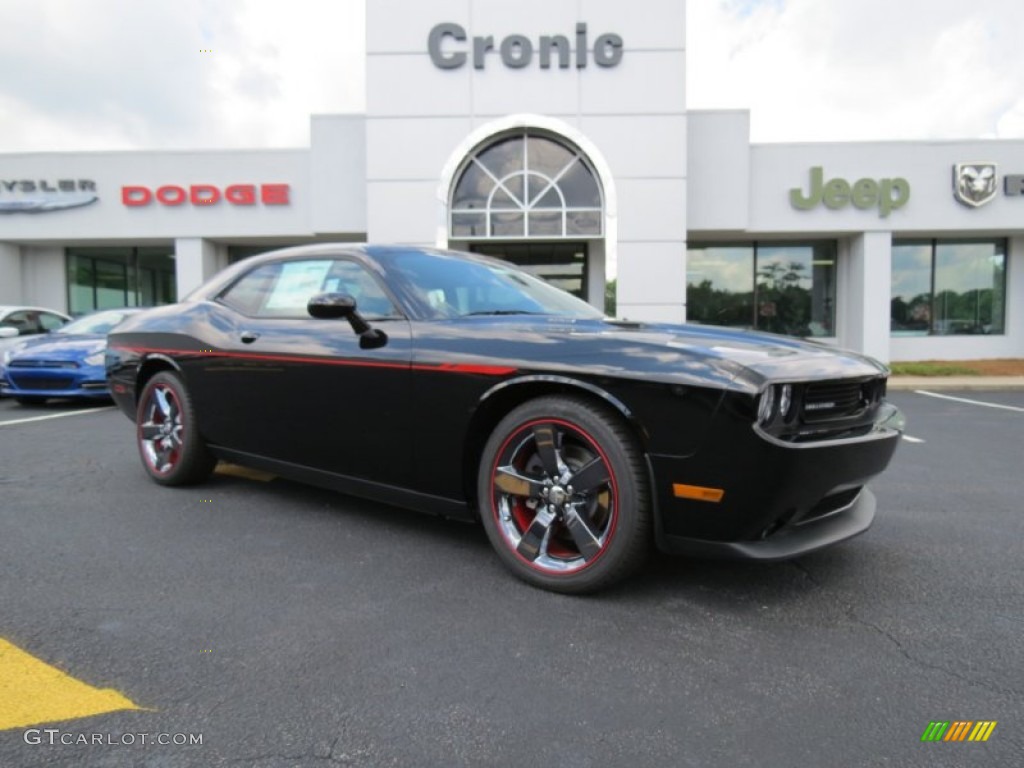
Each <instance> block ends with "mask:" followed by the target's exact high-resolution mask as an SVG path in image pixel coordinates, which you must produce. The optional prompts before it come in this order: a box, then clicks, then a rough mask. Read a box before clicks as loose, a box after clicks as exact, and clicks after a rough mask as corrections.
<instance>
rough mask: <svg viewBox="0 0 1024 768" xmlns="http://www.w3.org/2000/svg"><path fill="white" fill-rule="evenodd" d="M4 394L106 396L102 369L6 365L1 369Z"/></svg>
mask: <svg viewBox="0 0 1024 768" xmlns="http://www.w3.org/2000/svg"><path fill="white" fill-rule="evenodd" d="M0 394H2V395H4V396H5V397H76V398H95V399H109V397H110V390H109V389H108V387H107V382H106V379H105V378H104V376H103V371H102V369H89V368H79V369H66V368H55V369H52V370H51V369H48V368H24V369H18V368H5V369H3V370H2V371H0Z"/></svg>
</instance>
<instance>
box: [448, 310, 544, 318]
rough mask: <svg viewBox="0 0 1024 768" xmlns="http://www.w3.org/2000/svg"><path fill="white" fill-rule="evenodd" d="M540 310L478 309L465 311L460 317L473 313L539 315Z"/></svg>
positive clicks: (469, 315)
mask: <svg viewBox="0 0 1024 768" xmlns="http://www.w3.org/2000/svg"><path fill="white" fill-rule="evenodd" d="M539 314H542V313H541V312H530V311H529V310H527V309H478V310H477V311H476V312H466V313H465V314H464V315H462V317H471V316H473V315H539Z"/></svg>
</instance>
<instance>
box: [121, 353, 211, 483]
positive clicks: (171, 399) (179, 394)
mask: <svg viewBox="0 0 1024 768" xmlns="http://www.w3.org/2000/svg"><path fill="white" fill-rule="evenodd" d="M135 423H136V442H137V443H138V446H139V455H140V456H141V457H142V465H143V466H144V467H145V468H146V472H148V473H149V476H150V477H152V478H153V479H154V480H155V481H156V482H158V483H160V485H194V484H196V483H201V482H202V481H203V480H206V479H207V478H208V477H209V476H210V473H211V472H213V468H214V466H216V464H217V460H216V459H215V458H214V456H213V454H211V453H210V451H209V450H208V449H207V447H206V443H204V442H203V438H202V437H201V436H200V434H199V427H198V425H197V423H196V418H195V409H194V408H193V406H192V398H191V397H190V396H189V394H188V390H187V389H186V388H185V384H184V382H183V381H182V380H181V377H180V376H178V374H176V373H172V372H170V371H161V372H160V373H158V374H156V375H155V376H153V378H151V379H150V380H149V381H148V382H146V386H145V387H143V389H142V396H141V397H140V398H139V405H138V409H137V411H136V417H135Z"/></svg>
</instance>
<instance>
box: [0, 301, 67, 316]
mask: <svg viewBox="0 0 1024 768" xmlns="http://www.w3.org/2000/svg"><path fill="white" fill-rule="evenodd" d="M26 309H27V310H29V311H30V312H50V313H52V314H54V315H60V316H61V317H67V316H68V313H67V312H61V311H60V310H59V309H50V308H49V307H29V306H23V305H20V304H0V315H6V314H8V313H10V312H19V311H22V310H26Z"/></svg>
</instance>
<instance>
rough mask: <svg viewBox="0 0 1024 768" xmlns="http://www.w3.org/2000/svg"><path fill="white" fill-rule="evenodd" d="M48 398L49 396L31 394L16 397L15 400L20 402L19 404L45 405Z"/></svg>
mask: <svg viewBox="0 0 1024 768" xmlns="http://www.w3.org/2000/svg"><path fill="white" fill-rule="evenodd" d="M48 399H49V398H47V397H38V396H31V395H29V396H25V397H15V398H14V400H15V402H16V403H18V404H19V405H43V404H44V403H45V402H46V401H47V400H48Z"/></svg>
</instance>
